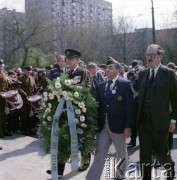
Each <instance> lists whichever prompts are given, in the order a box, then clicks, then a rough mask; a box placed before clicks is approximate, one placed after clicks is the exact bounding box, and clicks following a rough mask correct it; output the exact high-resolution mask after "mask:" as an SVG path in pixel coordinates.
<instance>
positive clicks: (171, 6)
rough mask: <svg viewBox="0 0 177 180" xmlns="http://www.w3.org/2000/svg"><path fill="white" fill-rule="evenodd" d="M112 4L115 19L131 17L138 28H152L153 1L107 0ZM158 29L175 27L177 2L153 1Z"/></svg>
mask: <svg viewBox="0 0 177 180" xmlns="http://www.w3.org/2000/svg"><path fill="white" fill-rule="evenodd" d="M107 1H110V2H112V7H113V18H114V20H116V18H117V16H124V17H129V18H131V19H132V20H133V22H135V26H137V28H143V27H149V28H150V27H152V13H151V12H152V9H151V8H152V4H151V0H107ZM153 4H154V17H155V24H156V28H157V29H160V28H165V27H167V26H171V27H172V26H175V24H176V23H175V22H174V19H173V18H174V16H173V13H174V11H175V10H177V1H176V0H153Z"/></svg>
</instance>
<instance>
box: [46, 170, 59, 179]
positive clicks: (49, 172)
mask: <svg viewBox="0 0 177 180" xmlns="http://www.w3.org/2000/svg"><path fill="white" fill-rule="evenodd" d="M46 173H47V174H52V172H51V170H47V171H46ZM62 177H63V175H61V174H59V173H58V178H62Z"/></svg>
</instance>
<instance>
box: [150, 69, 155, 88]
mask: <svg viewBox="0 0 177 180" xmlns="http://www.w3.org/2000/svg"><path fill="white" fill-rule="evenodd" d="M153 81H154V69H153V70H152V71H151V78H150V84H151V85H152V83H153Z"/></svg>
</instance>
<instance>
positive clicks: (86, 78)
mask: <svg viewBox="0 0 177 180" xmlns="http://www.w3.org/2000/svg"><path fill="white" fill-rule="evenodd" d="M65 56H66V64H67V66H68V69H69V71H68V75H69V79H71V81H72V84H75V85H77V86H86V87H89V88H90V86H91V80H90V73H89V71H88V70H86V69H82V68H80V67H79V65H78V64H79V60H80V56H81V53H80V52H78V51H76V50H74V49H66V50H65ZM59 144H60V143H59ZM68 148H69V147H68ZM83 153H84V152H81V156H82V157H81V166H80V167H79V169H78V170H79V171H83V170H86V169H87V168H88V166H89V162H90V153H89V154H86V155H85V154H83ZM64 168H65V161H64V160H63V159H60V157H59V161H58V175H59V177H61V176H63V172H64ZM47 173H48V174H51V170H47Z"/></svg>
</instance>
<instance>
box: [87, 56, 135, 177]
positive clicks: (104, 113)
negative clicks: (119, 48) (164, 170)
mask: <svg viewBox="0 0 177 180" xmlns="http://www.w3.org/2000/svg"><path fill="white" fill-rule="evenodd" d="M119 67H120V65H119V63H118V62H117V61H116V60H114V59H113V58H109V59H108V61H107V63H106V75H107V79H108V80H107V81H104V82H102V83H101V84H100V85H99V87H98V102H99V108H98V122H97V124H98V134H97V146H96V153H95V158H94V162H93V164H92V166H91V168H90V170H89V172H88V174H87V176H86V179H87V180H99V179H100V176H101V174H102V171H103V167H104V163H105V158H106V156H107V153H108V150H109V147H110V145H111V143H113V144H114V147H115V149H116V158H117V160H118V161H119V160H121V161H122V163H121V165H120V167H119V168H118V169H117V171H118V176H117V178H120V179H122V178H123V177H124V173H125V171H126V163H127V148H126V138H128V137H130V135H131V127H132V122H133V117H134V110H133V109H134V108H133V103H134V92H133V88H132V85H131V82H130V81H128V80H125V79H123V78H120V77H118V71H119ZM110 173H112V172H110Z"/></svg>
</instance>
